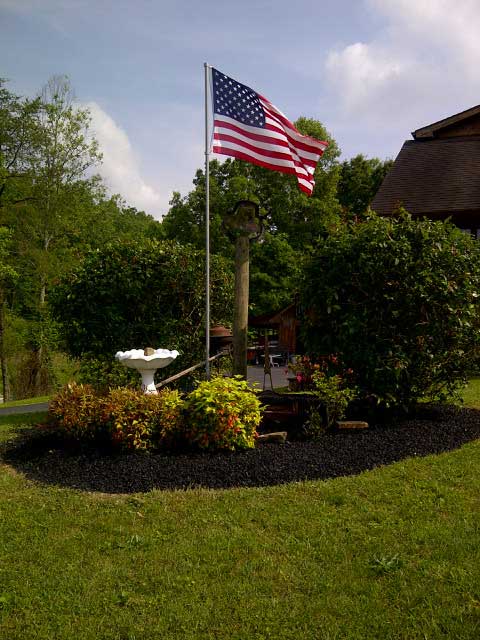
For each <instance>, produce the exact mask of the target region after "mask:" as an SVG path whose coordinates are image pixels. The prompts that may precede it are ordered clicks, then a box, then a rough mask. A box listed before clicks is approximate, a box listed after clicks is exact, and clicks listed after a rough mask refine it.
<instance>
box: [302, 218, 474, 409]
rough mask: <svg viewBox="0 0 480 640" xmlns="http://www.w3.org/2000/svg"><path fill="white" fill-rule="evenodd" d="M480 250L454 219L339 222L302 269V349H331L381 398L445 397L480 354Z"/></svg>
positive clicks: (388, 401) (391, 402)
mask: <svg viewBox="0 0 480 640" xmlns="http://www.w3.org/2000/svg"><path fill="white" fill-rule="evenodd" d="M479 257H480V251H479V246H478V244H475V243H474V241H473V240H472V239H471V238H470V237H468V236H467V235H466V234H463V233H461V232H460V231H459V230H458V229H456V228H455V227H453V225H451V224H449V223H443V222H432V221H426V220H413V219H412V218H411V217H410V216H408V215H406V214H404V215H402V216H401V217H400V219H398V220H394V219H384V218H379V217H377V216H375V215H372V217H371V218H370V219H368V220H366V221H365V222H363V223H361V224H351V225H345V226H343V227H341V228H339V229H338V230H337V231H336V232H335V233H333V234H332V235H330V236H329V237H328V238H326V239H324V240H322V241H320V242H319V245H318V247H317V249H316V251H315V254H314V255H313V257H312V259H311V261H310V264H309V266H308V268H307V270H306V273H305V280H304V284H303V291H302V299H303V307H304V309H305V316H304V323H303V332H304V335H303V337H304V342H305V345H306V347H307V350H308V352H309V353H310V354H311V355H313V356H315V355H317V354H324V353H336V354H338V355H339V357H340V358H341V360H342V363H343V366H344V367H346V368H347V367H350V368H352V369H353V370H354V372H355V379H356V383H357V384H358V386H359V387H360V390H361V392H362V395H363V396H364V397H370V398H373V399H375V400H376V402H377V403H381V404H383V405H387V406H399V405H400V406H406V407H410V406H411V405H413V404H415V403H416V402H417V401H418V400H420V399H422V398H432V399H433V398H439V399H441V398H444V397H446V396H447V395H448V394H451V393H452V392H454V391H455V389H456V388H457V387H459V386H461V385H462V384H463V382H464V380H465V379H466V375H467V372H468V370H469V368H470V367H471V365H472V362H473V361H474V359H475V357H476V355H478V349H479V344H480V331H479V329H480V313H479V312H480V308H479V305H480V260H479Z"/></svg>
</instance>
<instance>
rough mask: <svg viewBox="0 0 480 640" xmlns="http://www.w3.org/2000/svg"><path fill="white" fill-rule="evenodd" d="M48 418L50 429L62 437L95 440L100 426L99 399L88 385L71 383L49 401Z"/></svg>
mask: <svg viewBox="0 0 480 640" xmlns="http://www.w3.org/2000/svg"><path fill="white" fill-rule="evenodd" d="M48 418H49V425H50V427H51V428H52V429H53V430H55V431H57V432H58V433H60V434H61V435H63V436H67V437H69V438H72V439H73V440H78V441H92V440H95V439H96V438H98V436H99V432H100V426H101V418H100V403H99V398H98V396H97V394H96V392H95V390H94V389H93V387H91V386H90V385H84V384H77V383H75V382H71V383H69V384H67V385H65V387H63V389H61V391H59V392H58V393H57V394H56V395H55V396H54V397H53V398H52V399H51V400H50V404H49V408H48Z"/></svg>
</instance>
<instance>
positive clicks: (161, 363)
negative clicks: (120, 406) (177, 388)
mask: <svg viewBox="0 0 480 640" xmlns="http://www.w3.org/2000/svg"><path fill="white" fill-rule="evenodd" d="M177 356H178V351H169V350H168V349H152V348H151V347H148V348H147V349H145V350H143V349H131V350H130V351H117V353H116V354H115V358H116V359H117V360H118V361H119V362H121V363H122V364H123V365H124V366H125V367H129V368H130V369H136V370H137V371H138V372H139V373H140V375H141V376H142V390H143V392H144V393H148V394H156V393H158V392H157V388H156V387H155V381H154V377H155V371H156V370H157V369H162V368H163V367H166V366H168V365H169V364H170V363H171V362H173V361H174V360H175V358H176V357H177Z"/></svg>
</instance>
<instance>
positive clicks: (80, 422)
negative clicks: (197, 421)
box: [49, 383, 183, 450]
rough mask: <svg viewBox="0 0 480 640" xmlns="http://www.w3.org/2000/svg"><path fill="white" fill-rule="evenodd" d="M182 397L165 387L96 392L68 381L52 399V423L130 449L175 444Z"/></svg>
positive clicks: (74, 433)
mask: <svg viewBox="0 0 480 640" xmlns="http://www.w3.org/2000/svg"><path fill="white" fill-rule="evenodd" d="M182 406H183V400H182V398H181V396H180V394H179V393H178V391H174V390H170V389H165V390H163V391H161V392H160V393H159V394H158V395H145V394H143V393H141V392H139V391H136V390H133V389H127V388H123V389H112V390H110V391H109V392H108V393H107V394H106V395H103V396H102V395H97V394H96V393H95V391H94V390H93V388H92V387H90V386H88V385H79V384H75V383H72V384H68V385H67V386H66V387H65V388H64V389H62V391H60V393H58V394H57V395H56V396H55V397H54V398H53V399H52V401H51V402H50V407H49V422H50V426H51V427H52V428H53V429H54V430H56V431H58V432H59V433H61V434H63V435H68V436H70V437H72V438H73V439H74V440H77V441H89V440H90V441H92V440H98V439H100V438H101V439H103V440H107V441H109V442H110V443H111V444H113V445H114V446H116V447H120V448H122V449H128V450H141V449H143V450H147V449H154V448H159V447H170V446H173V444H174V442H175V441H176V440H177V439H178V438H179V437H180V434H181V432H182Z"/></svg>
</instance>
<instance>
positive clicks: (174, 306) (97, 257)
mask: <svg viewBox="0 0 480 640" xmlns="http://www.w3.org/2000/svg"><path fill="white" fill-rule="evenodd" d="M231 273H232V270H231V267H230V265H229V264H228V263H227V262H226V260H225V259H224V258H222V257H219V256H213V257H212V262H211V317H212V322H229V321H231V317H230V315H231V310H232V308H233V306H232V296H233V283H232V275H231ZM204 282H205V255H204V253H203V252H201V251H198V250H195V249H193V248H192V247H190V246H182V245H179V244H177V243H173V242H165V241H164V242H158V241H145V240H144V241H138V242H133V241H132V242H124V243H116V244H114V245H108V246H107V247H104V248H103V249H101V250H100V249H98V250H96V251H92V252H90V253H89V254H88V255H87V257H86V259H85V261H84V262H83V264H82V265H81V266H80V267H79V268H78V269H77V270H76V271H74V272H73V273H72V274H70V275H69V276H68V277H67V278H66V279H65V280H64V281H63V282H61V283H59V284H58V285H57V287H56V288H55V291H54V293H53V296H52V300H51V302H52V305H53V309H54V314H55V317H56V318H57V319H58V321H59V322H61V324H62V326H63V332H64V336H65V341H66V347H67V349H68V352H69V353H70V354H71V355H72V356H75V357H79V356H90V357H107V358H109V359H113V357H114V355H115V353H116V352H117V351H125V350H128V349H133V348H145V347H148V346H153V347H155V348H160V347H162V348H168V349H177V350H178V351H180V353H181V357H179V358H178V367H177V368H180V369H183V368H185V367H187V366H189V365H190V364H192V363H194V362H199V361H201V360H202V358H203V349H204V335H205V324H204V322H205V285H204ZM176 364H177V363H176ZM174 369H175V366H174V365H172V366H171V367H169V373H170V372H172V373H173V372H174Z"/></svg>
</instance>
